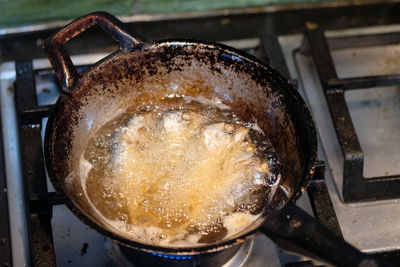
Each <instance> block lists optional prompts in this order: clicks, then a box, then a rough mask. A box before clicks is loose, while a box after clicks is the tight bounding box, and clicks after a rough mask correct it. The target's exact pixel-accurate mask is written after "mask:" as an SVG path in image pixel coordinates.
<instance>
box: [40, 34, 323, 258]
mask: <svg viewBox="0 0 400 267" xmlns="http://www.w3.org/2000/svg"><path fill="white" fill-rule="evenodd" d="M171 45H181V46H203V47H207V48H211V49H217V50H219V51H222V52H228V53H229V54H231V55H235V56H238V57H239V58H240V59H241V60H245V61H247V62H249V63H250V64H255V65H256V67H257V68H263V69H264V70H266V71H268V72H271V73H272V74H273V75H274V76H275V77H277V78H278V79H279V82H280V83H282V85H285V87H284V89H285V90H287V93H288V95H289V96H290V97H292V98H293V100H294V101H295V102H296V103H297V104H298V105H299V106H300V107H302V112H303V113H304V116H305V121H306V122H307V124H308V125H307V126H306V127H307V128H308V131H307V132H308V137H309V140H308V143H309V146H308V147H309V154H310V155H309V157H308V158H307V164H306V166H305V173H304V174H303V175H302V179H301V180H300V181H301V182H300V183H299V185H298V187H297V189H296V190H295V191H294V193H293V195H292V196H291V198H290V199H289V200H288V201H287V202H286V203H285V205H287V204H288V203H289V202H295V201H296V200H297V199H298V198H299V197H300V196H301V195H302V193H303V192H304V191H305V189H306V188H307V186H308V184H309V182H310V181H311V179H312V176H313V174H314V171H315V165H316V162H317V145H318V144H317V134H316V128H315V123H314V120H313V118H312V116H311V112H310V110H309V108H308V105H307V104H306V103H305V101H304V100H303V98H302V97H301V95H300V94H299V92H298V91H297V90H296V89H295V87H294V85H293V84H292V83H291V82H290V81H289V80H287V79H285V78H284V77H283V76H282V75H281V74H280V73H279V72H278V71H276V70H275V69H274V68H273V67H272V66H270V65H269V64H267V63H265V62H263V61H261V60H260V59H258V58H256V57H254V56H252V55H249V54H247V53H245V52H243V51H241V50H238V49H235V48H232V47H229V46H227V45H224V44H220V43H216V42H209V41H203V40H194V39H184V38H176V39H165V40H159V41H154V42H151V43H147V44H146V45H145V46H143V49H144V50H146V49H149V48H152V49H154V47H153V46H171ZM138 52H139V53H140V52H141V51H140V50H135V51H132V52H129V53H126V54H130V53H138ZM122 54H124V53H121V52H116V53H113V54H111V55H109V56H107V57H105V58H103V59H102V60H100V61H98V62H96V63H95V64H94V65H93V66H92V67H90V68H89V69H88V70H87V71H86V72H85V73H84V76H85V75H87V73H89V72H90V71H91V70H93V69H94V68H96V67H99V66H100V65H101V64H104V63H106V62H108V61H110V60H112V59H113V58H116V57H119V56H120V55H122ZM80 84H81V83H80V82H79V83H78V84H77V85H76V87H74V88H73V89H72V94H73V93H74V91H76V90H75V89H77V88H79V87H80ZM70 100H71V97H70V95H69V94H65V93H64V94H63V93H62V94H61V95H60V97H59V98H58V100H57V102H56V104H55V106H54V108H53V110H52V112H51V114H50V116H49V119H48V122H47V125H46V130H45V142H44V155H45V165H46V170H47V172H48V174H49V178H50V180H51V182H52V184H53V186H54V187H55V189H56V191H57V193H58V195H59V196H60V198H61V200H62V201H63V203H65V204H66V205H67V206H68V208H69V209H70V210H71V211H72V212H73V213H74V214H75V215H76V216H77V217H78V218H79V219H80V220H81V221H82V222H84V223H85V224H87V225H88V226H89V227H91V228H92V229H94V230H96V231H97V232H99V233H100V234H102V235H104V236H106V237H109V238H111V239H113V240H114V241H116V242H117V243H119V244H122V245H124V246H128V247H131V248H134V249H137V250H141V251H146V252H156V253H161V254H168V255H194V254H200V253H213V252H217V251H220V250H223V249H226V248H229V247H231V246H233V245H236V244H240V243H242V242H244V241H245V239H246V238H248V237H250V236H252V235H254V234H255V233H256V232H257V231H258V228H259V226H258V227H256V228H254V227H253V228H254V229H251V230H250V231H247V232H245V233H242V234H240V235H237V236H234V237H233V238H228V239H226V240H220V241H218V242H215V243H212V244H206V245H204V246H196V247H177V248H172V247H164V246H156V245H151V244H146V243H141V242H137V241H133V240H131V239H128V238H124V237H123V236H121V235H118V234H116V233H114V232H111V231H109V230H107V229H105V228H103V227H101V226H100V225H99V224H97V223H96V222H95V221H94V220H92V219H91V218H90V217H89V216H87V215H86V214H85V212H84V211H82V209H81V208H80V207H79V206H78V205H76V204H74V203H73V201H72V200H71V199H70V198H69V197H68V193H67V192H66V191H65V190H64V188H63V186H61V185H60V182H59V179H58V178H57V175H56V173H55V171H54V168H53V165H54V160H52V158H53V157H52V156H50V155H52V145H51V143H52V142H51V141H49V140H52V138H49V136H50V135H51V133H52V132H53V131H54V127H53V124H54V122H55V120H56V117H55V115H54V114H56V113H57V112H56V111H57V110H58V109H61V108H62V107H63V106H64V105H65V104H66V103H68V101H70ZM285 205H284V206H285ZM278 212H279V210H278ZM268 217H269V215H267V216H265V217H264V218H263V219H262V221H263V222H264V221H265V220H266V219H267V218H268ZM254 224H255V223H254Z"/></svg>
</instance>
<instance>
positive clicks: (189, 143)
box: [83, 102, 279, 247]
mask: <svg viewBox="0 0 400 267" xmlns="http://www.w3.org/2000/svg"><path fill="white" fill-rule="evenodd" d="M252 126H254V125H253V124H252V123H249V122H245V121H242V120H240V119H239V118H238V117H237V116H235V114H232V113H230V112H228V111H226V110H224V111H222V110H220V109H218V108H215V107H213V106H210V105H204V104H200V103H194V102H193V103H182V104H181V105H180V106H179V108H176V107H175V108H171V107H168V105H166V106H164V107H163V106H162V105H152V106H146V108H143V109H141V110H140V111H139V110H137V109H136V110H131V111H127V112H126V113H124V114H122V115H120V116H118V117H117V118H115V119H114V120H112V121H110V122H109V123H107V124H106V125H104V126H103V127H102V128H100V129H99V130H98V131H97V132H96V134H95V136H93V137H92V138H91V139H90V141H89V143H88V146H87V147H86V149H85V152H84V160H83V162H86V164H89V165H90V167H91V169H90V171H89V172H88V175H87V179H86V184H85V186H84V187H85V192H86V194H87V195H88V197H89V199H90V201H91V202H92V204H93V205H94V206H95V208H96V209H97V210H98V211H99V213H101V215H102V216H103V217H105V219H106V220H107V221H108V222H110V224H111V225H113V227H114V228H116V229H115V230H118V231H119V232H121V233H122V234H124V235H125V236H128V237H129V238H132V239H135V240H137V241H140V242H144V243H148V244H153V245H162V246H174V247H176V246H196V245H201V244H203V243H211V242H215V241H218V240H222V239H224V238H229V237H230V236H232V235H234V234H235V233H237V232H239V231H241V230H243V229H244V228H246V227H247V226H249V225H250V224H252V223H253V222H254V221H255V220H256V219H257V218H258V217H259V216H260V214H261V213H262V211H263V207H264V206H265V201H266V200H267V199H268V194H269V193H271V192H270V191H271V190H270V187H271V186H273V185H275V184H277V183H278V181H277V177H279V175H278V174H277V173H274V172H273V171H272V170H273V168H271V166H270V165H271V161H270V160H268V159H271V157H268V156H267V154H269V153H270V152H273V151H272V150H273V149H272V147H271V145H270V144H269V143H268V142H267V141H266V140H263V136H262V135H263V134H262V133H261V132H260V131H257V130H253V129H257V127H252ZM261 140H262V141H261Z"/></svg>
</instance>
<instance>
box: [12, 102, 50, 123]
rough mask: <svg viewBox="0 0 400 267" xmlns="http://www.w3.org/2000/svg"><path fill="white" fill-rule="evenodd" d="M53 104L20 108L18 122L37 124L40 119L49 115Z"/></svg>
mask: <svg viewBox="0 0 400 267" xmlns="http://www.w3.org/2000/svg"><path fill="white" fill-rule="evenodd" d="M52 108H53V105H44V106H36V107H33V108H30V109H25V108H24V109H21V110H20V114H19V122H20V124H39V123H40V122H41V120H42V119H43V118H45V117H48V116H49V115H50V112H51V109H52Z"/></svg>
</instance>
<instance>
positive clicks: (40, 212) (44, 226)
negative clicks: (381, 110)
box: [0, 36, 341, 266]
mask: <svg viewBox="0 0 400 267" xmlns="http://www.w3.org/2000/svg"><path fill="white" fill-rule="evenodd" d="M260 43H261V45H260V50H261V56H262V58H263V59H264V60H267V61H268V62H269V63H270V64H271V65H273V66H275V67H276V68H277V69H278V70H279V71H280V72H281V73H282V74H283V75H284V76H286V77H289V71H288V69H287V67H286V63H285V59H284V57H283V54H282V51H281V47H280V45H279V42H278V39H277V38H276V37H275V36H264V37H262V38H261V40H260ZM15 67H16V74H17V76H16V83H15V101H16V107H17V114H18V119H19V135H20V149H21V151H20V153H21V161H22V168H23V177H24V183H25V189H26V190H25V194H26V196H25V198H26V202H27V213H28V214H27V218H29V220H28V227H29V235H30V236H29V240H30V249H31V256H32V266H56V259H55V253H54V244H53V238H52V226H51V218H52V207H53V206H54V205H61V204H62V203H61V202H60V200H59V199H58V196H57V194H56V193H54V192H48V190H47V184H46V171H45V167H44V158H43V152H42V137H41V130H42V129H41V124H42V119H43V118H45V117H47V116H49V114H50V111H51V108H52V106H51V105H45V106H43V105H42V106H39V105H38V102H37V95H36V84H35V76H37V75H50V76H52V79H54V80H55V77H54V75H53V74H49V71H48V70H34V69H33V66H32V61H30V60H28V61H18V62H16V63H15ZM83 68H84V67H83ZM81 69H82V68H81ZM0 167H1V166H0ZM324 171H325V168H324V164H323V162H321V163H320V165H319V167H318V168H317V171H316V173H315V177H314V179H313V181H312V182H311V185H310V186H309V188H308V195H309V198H310V201H311V206H312V208H313V212H314V215H315V216H316V217H317V218H318V219H320V220H321V221H322V222H323V223H325V224H326V225H327V226H328V227H330V228H331V229H332V230H333V231H335V232H336V233H337V234H339V235H341V231H340V227H339V224H338V221H337V218H336V215H335V212H334V208H333V205H332V202H331V200H330V197H329V193H328V190H327V187H326V184H325V181H324ZM0 263H8V264H9V265H11V259H10V256H8V257H4V258H3V257H1V260H0ZM292 264H296V263H292ZM298 264H301V263H300V262H299V263H298ZM307 266H309V265H307Z"/></svg>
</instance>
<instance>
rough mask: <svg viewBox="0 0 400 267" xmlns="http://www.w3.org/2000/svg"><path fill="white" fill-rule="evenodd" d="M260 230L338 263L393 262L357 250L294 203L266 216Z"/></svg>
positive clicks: (287, 244) (305, 252)
mask: <svg viewBox="0 0 400 267" xmlns="http://www.w3.org/2000/svg"><path fill="white" fill-rule="evenodd" d="M261 232H262V233H264V234H265V235H267V236H268V237H269V238H271V239H272V240H273V241H275V242H276V243H277V244H278V245H279V246H280V247H282V248H284V249H287V250H289V251H292V252H295V253H300V254H302V255H307V256H309V257H311V258H314V259H321V260H323V261H325V262H328V263H331V264H334V265H335V266H346V267H348V266H363V267H367V266H371V267H372V266H374V267H377V266H390V265H388V264H386V263H382V262H378V261H377V260H376V259H375V258H373V257H372V256H369V255H367V254H364V253H362V252H361V251H359V250H357V249H356V248H354V247H353V246H351V245H350V244H349V243H347V242H346V241H344V240H343V239H342V238H340V237H338V236H337V235H336V234H335V233H334V232H332V231H331V230H329V229H328V228H326V227H325V226H324V225H323V224H322V223H321V222H319V221H318V220H316V219H315V218H314V217H312V216H311V215H309V214H308V213H307V212H305V211H304V210H302V209H301V208H299V207H297V206H296V205H295V204H294V203H289V204H288V205H286V207H284V208H283V209H282V210H280V211H278V212H277V213H276V214H274V215H273V216H270V217H269V218H267V220H266V222H265V223H264V225H263V226H262V227H261Z"/></svg>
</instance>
